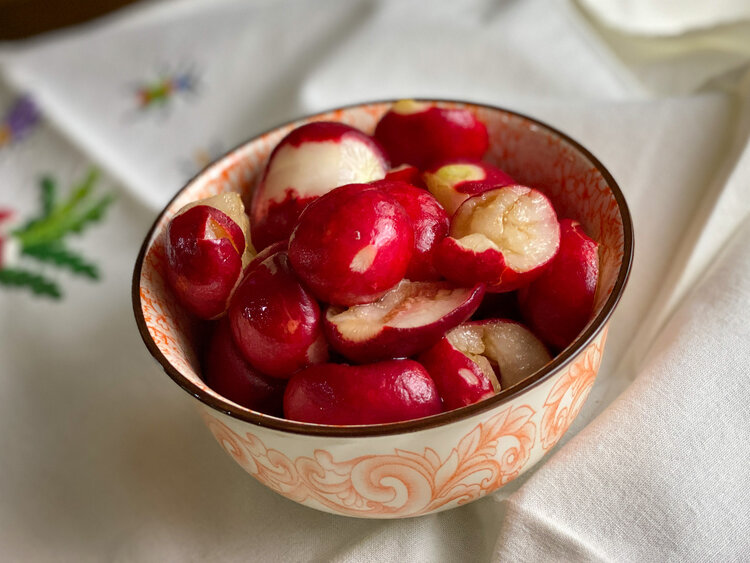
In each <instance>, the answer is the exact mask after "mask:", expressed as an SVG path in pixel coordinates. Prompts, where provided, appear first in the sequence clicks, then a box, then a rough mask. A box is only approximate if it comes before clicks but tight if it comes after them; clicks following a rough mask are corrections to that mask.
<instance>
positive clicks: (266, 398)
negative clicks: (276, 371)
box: [204, 317, 286, 416]
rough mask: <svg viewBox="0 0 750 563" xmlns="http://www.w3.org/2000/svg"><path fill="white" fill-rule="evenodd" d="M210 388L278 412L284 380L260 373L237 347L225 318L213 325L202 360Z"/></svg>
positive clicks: (242, 402) (237, 400) (248, 405)
mask: <svg viewBox="0 0 750 563" xmlns="http://www.w3.org/2000/svg"><path fill="white" fill-rule="evenodd" d="M204 373H205V380H206V383H207V384H208V386H209V387H211V389H213V390H214V391H216V392H217V393H218V394H219V395H223V396H224V397H226V398H227V399H229V400H230V401H234V402H235V403H237V404H238V405H242V406H243V407H246V408H248V409H251V410H254V411H258V412H262V413H265V414H270V415H272V416H282V403H283V399H284V389H285V387H286V381H285V380H283V379H278V378H276V377H269V376H267V375H263V374H262V373H260V372H259V371H258V370H256V369H255V368H254V367H253V366H251V365H250V364H249V363H248V362H247V361H246V360H245V359H244V358H243V357H242V355H241V354H240V352H239V350H237V346H236V345H235V343H234V340H233V337H232V328H231V326H230V325H229V320H228V318H226V317H225V318H224V319H222V320H221V321H219V323H218V324H217V325H216V328H215V329H214V333H213V335H212V337H211V341H210V343H209V345H208V350H207V351H206V357H205V360H204Z"/></svg>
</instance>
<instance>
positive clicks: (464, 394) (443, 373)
mask: <svg viewBox="0 0 750 563" xmlns="http://www.w3.org/2000/svg"><path fill="white" fill-rule="evenodd" d="M417 361H418V362H419V363H420V364H422V365H423V366H424V368H425V369H426V370H427V372H428V373H429V374H430V377H432V380H433V381H434V382H435V386H436V387H437V390H438V393H440V397H441V398H442V400H443V406H444V407H445V410H453V409H457V408H460V407H465V406H466V405H471V404H473V403H476V402H477V401H481V400H482V399H486V398H487V397H491V396H492V395H494V394H495V391H494V389H493V387H492V382H491V381H490V380H489V378H488V377H487V376H486V375H485V374H484V372H482V369H481V368H480V367H479V366H478V365H477V364H476V362H474V361H473V360H472V359H471V358H469V357H468V356H467V355H466V354H464V353H463V352H461V351H460V350H457V349H456V348H455V347H454V346H453V345H452V344H451V343H450V341H449V340H448V339H447V338H442V339H440V341H439V342H438V343H437V344H435V345H434V346H432V347H431V348H430V349H429V350H427V351H425V352H423V353H422V354H420V356H419V357H418V358H417Z"/></svg>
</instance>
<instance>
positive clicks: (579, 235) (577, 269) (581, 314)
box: [518, 219, 599, 350]
mask: <svg viewBox="0 0 750 563" xmlns="http://www.w3.org/2000/svg"><path fill="white" fill-rule="evenodd" d="M560 232H561V235H560V251H559V252H558V253H557V256H555V258H554V259H553V260H552V263H551V264H550V265H549V267H548V268H547V269H546V270H545V271H544V273H543V274H542V275H541V276H539V278H537V279H536V280H535V281H534V282H532V283H531V285H529V286H528V287H525V288H523V289H521V290H520V291H519V294H518V297H519V303H520V307H521V311H522V313H523V316H524V318H525V319H526V322H527V323H529V326H531V328H532V329H533V330H534V332H535V333H536V334H537V335H538V336H539V337H540V338H541V339H542V340H544V341H545V342H547V343H548V344H549V345H550V346H552V347H553V348H555V349H557V350H562V349H563V348H565V347H566V346H568V344H570V343H571V342H573V340H575V338H576V337H577V336H578V334H579V333H580V332H581V331H582V330H583V328H584V327H585V326H586V324H587V323H588V322H589V320H590V319H591V314H592V311H593V309H594V296H595V295H596V285H597V280H598V278H599V252H598V247H599V245H598V244H597V243H596V241H594V240H592V239H591V238H590V237H588V236H587V235H586V233H585V232H584V231H583V228H582V227H581V224H580V223H579V222H578V221H573V220H572V219H563V220H561V221H560Z"/></svg>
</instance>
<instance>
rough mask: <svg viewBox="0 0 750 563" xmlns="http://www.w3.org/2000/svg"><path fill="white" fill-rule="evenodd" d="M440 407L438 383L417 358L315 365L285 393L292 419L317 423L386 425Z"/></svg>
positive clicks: (434, 411)
mask: <svg viewBox="0 0 750 563" xmlns="http://www.w3.org/2000/svg"><path fill="white" fill-rule="evenodd" d="M440 412H442V403H441V401H440V396H439V395H438V392H437V389H436V387H435V383H434V382H433V381H432V378H430V376H429V374H428V373H427V371H426V370H425V369H424V368H423V367H422V366H421V365H420V364H419V363H417V362H415V361H413V360H390V361H385V362H379V363H375V364H367V365H362V366H348V365H343V364H321V365H316V366H312V367H309V368H307V369H305V370H302V371H300V372H298V373H297V374H295V375H294V376H293V377H292V378H291V379H290V380H289V384H288V385H287V388H286V392H285V393H284V415H285V416H286V418H288V419H290V420H297V421H300V422H312V423H316V424H336V425H344V424H385V423H388V422H399V421H402V420H411V419H414V418H422V417H425V416H430V415H433V414H438V413H440Z"/></svg>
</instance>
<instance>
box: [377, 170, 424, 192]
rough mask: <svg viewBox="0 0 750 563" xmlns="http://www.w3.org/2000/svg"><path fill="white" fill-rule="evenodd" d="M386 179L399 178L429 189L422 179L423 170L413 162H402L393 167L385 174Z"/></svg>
mask: <svg viewBox="0 0 750 563" xmlns="http://www.w3.org/2000/svg"><path fill="white" fill-rule="evenodd" d="M385 180H398V181H400V182H406V183H407V184H411V185H412V186H416V187H417V188H422V189H424V190H426V189H427V186H426V185H425V183H424V180H422V172H421V171H420V170H419V168H417V167H416V166H412V165H411V164H402V165H401V166H397V167H396V168H391V169H390V170H389V171H388V172H387V173H386V175H385Z"/></svg>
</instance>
